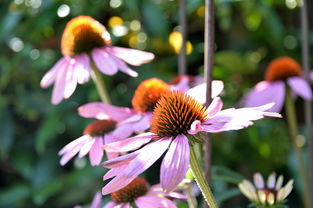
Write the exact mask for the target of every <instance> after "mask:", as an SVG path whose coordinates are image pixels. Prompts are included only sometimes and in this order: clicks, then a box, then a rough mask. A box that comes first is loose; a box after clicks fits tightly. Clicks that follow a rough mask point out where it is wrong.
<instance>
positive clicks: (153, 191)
mask: <svg viewBox="0 0 313 208" xmlns="http://www.w3.org/2000/svg"><path fill="white" fill-rule="evenodd" d="M148 194H149V195H164V196H165V197H170V198H175V199H187V197H186V196H185V195H183V194H181V193H178V192H174V191H172V192H170V193H167V192H165V191H164V190H163V189H162V187H161V184H155V185H153V186H151V187H150V190H149V192H148Z"/></svg>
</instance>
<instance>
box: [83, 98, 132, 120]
mask: <svg viewBox="0 0 313 208" xmlns="http://www.w3.org/2000/svg"><path fill="white" fill-rule="evenodd" d="M78 113H79V115H80V116H82V117H86V118H97V119H100V120H101V119H107V118H111V119H113V120H115V121H123V120H125V119H127V118H128V117H130V116H132V115H133V114H134V113H135V112H134V111H133V110H132V109H130V108H126V107H117V106H113V105H110V104H105V103H101V102H93V103H87V104H85V105H82V106H80V107H79V108H78Z"/></svg>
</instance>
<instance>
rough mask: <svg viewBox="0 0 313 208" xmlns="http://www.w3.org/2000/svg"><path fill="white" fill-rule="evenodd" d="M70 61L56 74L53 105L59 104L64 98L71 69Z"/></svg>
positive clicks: (52, 98)
mask: <svg viewBox="0 0 313 208" xmlns="http://www.w3.org/2000/svg"><path fill="white" fill-rule="evenodd" d="M69 65H70V63H69V61H68V60H66V63H65V64H64V66H63V68H60V69H59V70H58V72H57V74H56V77H55V82H54V86H53V90H52V97H51V103H52V104H54V105H57V104H59V103H60V102H61V101H62V100H63V97H64V91H65V88H66V84H67V83H66V77H67V72H68V69H69Z"/></svg>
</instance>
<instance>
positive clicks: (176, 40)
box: [168, 31, 193, 55]
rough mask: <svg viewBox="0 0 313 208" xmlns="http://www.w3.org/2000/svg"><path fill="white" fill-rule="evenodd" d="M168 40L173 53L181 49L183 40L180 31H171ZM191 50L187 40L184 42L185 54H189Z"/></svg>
mask: <svg viewBox="0 0 313 208" xmlns="http://www.w3.org/2000/svg"><path fill="white" fill-rule="evenodd" d="M168 41H169V43H170V45H171V46H172V47H173V48H174V51H175V53H177V54H179V51H180V49H181V46H182V42H183V37H182V35H181V33H180V32H176V31H175V32H172V33H171V34H170V35H169V38H168ZM192 50H193V46H192V44H191V42H190V41H187V43H186V54H187V55H189V54H191V52H192Z"/></svg>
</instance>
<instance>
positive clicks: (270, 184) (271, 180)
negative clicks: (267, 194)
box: [267, 173, 276, 189]
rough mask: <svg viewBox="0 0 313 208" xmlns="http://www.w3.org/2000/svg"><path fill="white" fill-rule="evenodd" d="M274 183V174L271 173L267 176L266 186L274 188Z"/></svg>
mask: <svg viewBox="0 0 313 208" xmlns="http://www.w3.org/2000/svg"><path fill="white" fill-rule="evenodd" d="M275 184H276V174H275V173H272V174H271V175H270V176H269V177H268V178H267V188H271V189H274V188H275Z"/></svg>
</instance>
